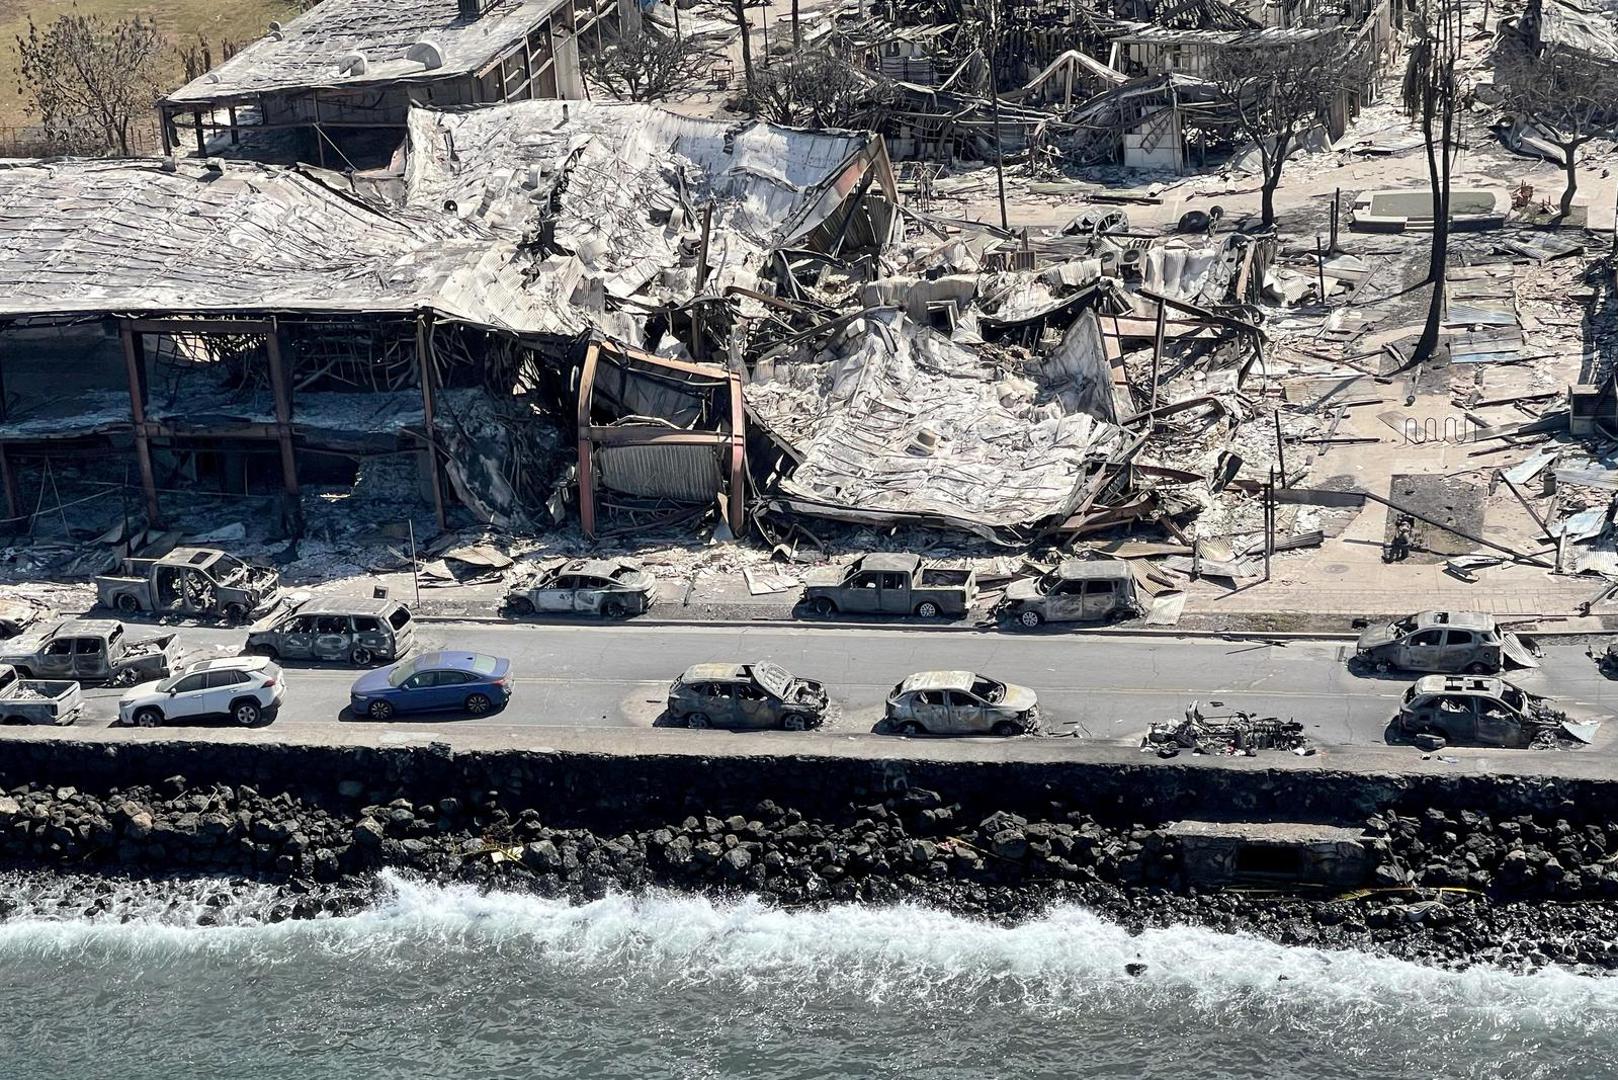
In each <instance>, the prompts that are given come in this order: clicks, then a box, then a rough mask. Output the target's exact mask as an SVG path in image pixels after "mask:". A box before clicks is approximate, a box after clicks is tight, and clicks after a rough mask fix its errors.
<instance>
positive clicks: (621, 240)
mask: <svg viewBox="0 0 1618 1080" xmlns="http://www.w3.org/2000/svg"><path fill="white" fill-rule="evenodd" d="M409 148H410V152H409V160H408V165H407V174H406V186H407V196H406V199H407V203H408V205H409V206H411V207H413V208H416V209H420V210H423V211H426V210H437V209H442V208H446V207H452V208H453V209H454V212H455V213H457V214H460V215H461V216H463V217H465V218H470V219H475V220H476V221H478V222H480V223H482V224H484V225H486V226H488V227H489V228H490V229H492V230H495V231H496V232H498V233H500V234H502V235H506V236H510V237H512V238H514V239H515V238H520V237H524V236H527V237H530V238H532V234H533V233H534V232H535V231H536V230H538V229H539V228H540V222H541V221H543V222H544V230H545V235H544V236H542V237H541V243H542V246H544V247H545V248H546V250H545V251H544V258H543V260H542V262H541V263H540V265H539V266H537V267H536V268H535V271H534V276H535V279H536V280H535V281H534V282H533V283H532V285H531V287H532V288H536V289H539V290H542V291H544V292H546V293H548V294H549V295H551V296H553V297H554V298H555V301H556V302H559V303H572V304H577V305H580V306H581V307H582V308H583V309H584V310H585V311H587V312H592V313H594V317H593V321H594V323H595V325H597V326H599V327H600V328H601V329H603V330H605V331H607V332H608V333H609V334H614V336H620V337H628V336H629V335H628V334H626V333H625V328H624V327H623V326H622V325H621V324H614V323H613V321H612V320H610V319H607V318H606V317H605V315H604V313H605V312H607V311H609V310H610V309H611V308H612V307H613V305H614V304H616V303H617V302H620V301H623V300H626V299H628V298H629V297H631V296H643V297H647V298H650V299H653V300H659V299H665V300H672V301H674V302H679V303H683V302H684V301H686V300H688V299H690V298H691V296H692V295H694V294H695V293H696V291H697V281H696V272H695V268H694V265H693V264H694V262H695V255H696V248H697V245H698V243H699V242H700V238H701V234H702V225H701V219H702V214H703V210H704V208H705V207H708V206H712V208H713V222H712V229H711V232H710V237H709V245H708V265H709V267H710V269H711V273H710V274H709V275H708V278H707V281H706V282H705V283H704V285H705V288H706V291H708V292H709V293H714V292H718V291H721V290H723V289H724V288H725V287H728V286H731V285H739V286H742V287H746V288H754V287H756V285H757V276H758V272H759V270H760V268H761V267H762V266H763V265H764V264H765V262H766V261H767V260H768V259H769V257H770V255H771V253H772V252H774V251H775V250H777V249H779V248H782V247H792V246H800V245H808V244H809V243H810V238H811V236H812V234H814V233H815V232H816V230H817V229H822V228H824V227H825V226H827V225H828V223H831V222H833V221H836V222H837V224H838V227H839V228H840V227H841V217H840V215H839V213H838V212H839V210H840V209H842V208H843V207H844V206H845V204H850V203H851V200H853V199H855V198H856V197H857V196H859V195H860V194H861V193H862V192H868V193H869V194H870V196H871V197H870V198H869V199H866V200H864V201H865V203H866V206H865V212H866V216H867V228H868V229H870V230H873V231H875V232H877V233H878V235H877V236H876V237H875V239H876V240H877V241H878V242H883V241H886V240H888V239H890V238H891V237H892V233H893V230H894V228H895V227H896V226H895V222H896V220H897V218H896V214H895V213H894V212H893V210H892V209H891V207H892V206H893V205H894V204H896V203H897V201H898V196H897V190H896V187H895V184H894V180H893V175H892V170H891V168H890V167H889V165H888V161H887V155H886V151H885V150H884V149H883V144H882V140H881V139H880V138H879V137H877V136H875V135H872V134H870V133H866V132H843V131H814V132H810V131H797V130H793V129H791V128H784V127H777V126H775V125H772V124H765V123H726V122H723V121H717V120H698V119H693V118H691V117H686V116H680V115H678V114H676V113H672V112H668V111H666V110H664V109H660V108H656V107H654V106H651V105H642V104H632V103H620V102H581V101H570V102H561V101H522V102H513V103H511V104H507V105H497V106H491V107H489V108H484V109H476V110H472V111H459V112H441V111H437V110H431V109H417V110H414V111H413V112H412V113H411V118H410V140H409ZM850 212H851V213H852V212H853V208H852V206H851V207H850Z"/></svg>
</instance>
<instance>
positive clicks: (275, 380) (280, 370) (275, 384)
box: [264, 319, 298, 500]
mask: <svg viewBox="0 0 1618 1080" xmlns="http://www.w3.org/2000/svg"><path fill="white" fill-rule="evenodd" d="M264 349H265V351H266V352H267V353H268V354H269V359H270V392H271V393H273V394H274V395H275V437H276V440H277V441H278V442H280V444H281V486H282V488H283V489H284V490H285V491H286V493H287V496H288V498H289V499H293V500H296V499H297V497H298V462H297V458H296V456H295V455H294V454H293V451H292V384H291V382H290V380H288V379H287V373H286V366H285V364H284V363H283V362H282V359H281V326H280V323H279V322H277V321H276V320H275V319H271V320H270V332H269V333H268V334H266V335H265V337H264Z"/></svg>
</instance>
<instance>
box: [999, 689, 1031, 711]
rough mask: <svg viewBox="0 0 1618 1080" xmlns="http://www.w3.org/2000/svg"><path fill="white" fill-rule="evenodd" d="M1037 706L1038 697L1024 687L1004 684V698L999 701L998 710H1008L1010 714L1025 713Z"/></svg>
mask: <svg viewBox="0 0 1618 1080" xmlns="http://www.w3.org/2000/svg"><path fill="white" fill-rule="evenodd" d="M1037 704H1039V697H1038V695H1036V694H1035V693H1034V692H1033V691H1032V690H1030V689H1028V687H1026V686H1017V685H1015V684H1013V683H1007V684H1006V696H1005V697H1004V698H1003V699H1002V700H1001V701H1000V708H1002V709H1010V710H1011V711H1012V712H1027V711H1028V710H1029V709H1032V708H1033V707H1034V706H1035V705H1037Z"/></svg>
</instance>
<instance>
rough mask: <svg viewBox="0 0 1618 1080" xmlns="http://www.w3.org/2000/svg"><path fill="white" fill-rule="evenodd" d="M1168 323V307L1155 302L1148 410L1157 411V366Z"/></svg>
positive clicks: (1161, 354)
mask: <svg viewBox="0 0 1618 1080" xmlns="http://www.w3.org/2000/svg"><path fill="white" fill-rule="evenodd" d="M1167 321H1168V307H1167V306H1166V305H1165V304H1164V303H1163V301H1161V300H1159V301H1158V302H1157V332H1156V333H1155V334H1154V335H1153V336H1152V401H1151V404H1150V405H1148V406H1147V408H1148V409H1149V410H1152V411H1155V410H1156V409H1157V365H1158V361H1160V360H1162V358H1163V332H1164V330H1165V328H1166V327H1165V324H1166V323H1167Z"/></svg>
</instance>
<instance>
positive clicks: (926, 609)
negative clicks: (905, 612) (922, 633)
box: [916, 600, 938, 619]
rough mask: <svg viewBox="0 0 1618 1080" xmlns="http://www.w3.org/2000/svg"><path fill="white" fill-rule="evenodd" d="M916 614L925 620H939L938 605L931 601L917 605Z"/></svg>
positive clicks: (924, 601)
mask: <svg viewBox="0 0 1618 1080" xmlns="http://www.w3.org/2000/svg"><path fill="white" fill-rule="evenodd" d="M916 614H917V615H920V616H921V617H922V618H924V619H936V618H938V605H937V604H935V603H933V602H932V601H931V600H923V601H922V602H921V603H919V604H917V605H916Z"/></svg>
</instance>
